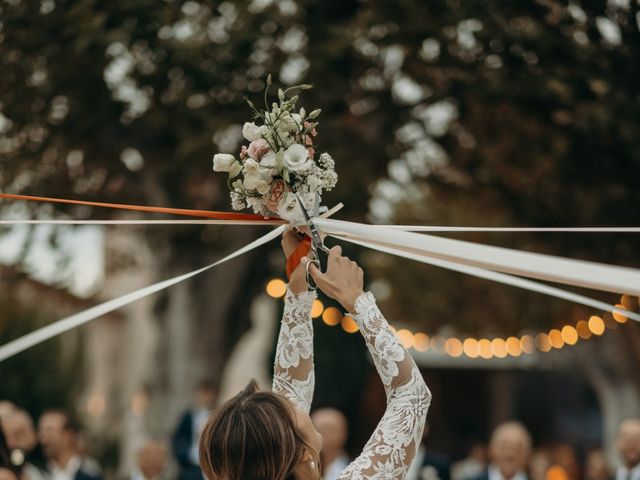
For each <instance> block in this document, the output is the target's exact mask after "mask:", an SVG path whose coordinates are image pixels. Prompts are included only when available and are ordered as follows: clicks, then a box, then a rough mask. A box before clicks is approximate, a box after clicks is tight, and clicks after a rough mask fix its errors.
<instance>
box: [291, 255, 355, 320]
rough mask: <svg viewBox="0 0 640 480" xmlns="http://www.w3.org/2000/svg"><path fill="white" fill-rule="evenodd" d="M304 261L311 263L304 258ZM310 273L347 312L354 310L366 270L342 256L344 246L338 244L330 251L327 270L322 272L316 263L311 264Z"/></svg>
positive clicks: (326, 292)
mask: <svg viewBox="0 0 640 480" xmlns="http://www.w3.org/2000/svg"><path fill="white" fill-rule="evenodd" d="M302 263H304V264H305V265H306V264H307V263H309V259H308V258H303V259H302ZM308 268H309V274H310V275H311V277H312V278H313V280H314V281H315V282H316V285H318V288H319V289H320V290H322V291H323V292H324V293H325V295H327V296H329V297H331V298H333V299H334V300H337V301H338V302H340V304H341V305H342V306H343V307H344V308H345V310H346V311H347V312H353V309H354V307H355V303H356V299H357V298H358V297H359V296H360V295H361V294H362V292H363V288H364V272H363V271H362V268H360V267H359V266H358V264H357V263H356V262H354V261H352V260H350V259H349V258H347V257H343V256H342V248H340V246H339V245H336V246H335V247H333V248H332V249H331V250H330V251H329V260H328V261H327V271H326V272H324V273H323V272H321V271H320V270H319V269H318V268H317V267H316V265H315V264H311V265H309V267H308Z"/></svg>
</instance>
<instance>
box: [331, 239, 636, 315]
mask: <svg viewBox="0 0 640 480" xmlns="http://www.w3.org/2000/svg"><path fill="white" fill-rule="evenodd" d="M331 236H332V237H334V238H338V239H342V240H344V241H346V242H349V243H353V244H355V245H360V246H362V247H366V248H370V249H373V250H377V251H379V252H383V253H388V254H391V255H395V256H398V257H403V258H407V259H409V260H414V261H417V262H421V263H426V264H429V265H433V266H436V267H441V268H445V269H447V270H453V271H456V272H460V273H464V274H467V275H472V276H474V277H478V278H484V279H486V280H492V281H494V282H498V283H502V284H505V285H510V286H512V287H518V288H523V289H525V290H530V291H532V292H537V293H542V294H544V295H549V296H552V297H556V298H560V299H563V300H568V301H570V302H574V303H578V304H581V305H585V306H587V307H592V308H596V309H598V310H603V311H606V312H616V313H620V314H621V315H624V316H625V317H627V318H631V319H633V320H635V321H637V322H640V314H638V313H635V312H630V311H628V310H625V309H621V308H618V307H615V306H613V305H609V304H608V303H606V302H602V301H600V300H596V299H594V298H591V297H587V296H584V295H579V294H577V293H573V292H569V291H567V290H562V289H560V288H556V287H552V286H549V285H545V284H542V283H539V282H534V281H532V280H527V279H524V278H520V277H515V276H513V275H507V274H505V273H499V272H493V271H491V270H485V269H483V268H478V267H473V266H468V265H461V264H458V263H454V262H449V261H446V260H439V259H435V258H431V257H428V256H426V255H420V254H417V253H414V252H410V251H407V250H402V249H398V248H392V247H389V246H384V245H380V244H378V243H377V242H372V241H364V240H358V239H356V238H354V237H349V236H342V235H335V234H332V235H331Z"/></svg>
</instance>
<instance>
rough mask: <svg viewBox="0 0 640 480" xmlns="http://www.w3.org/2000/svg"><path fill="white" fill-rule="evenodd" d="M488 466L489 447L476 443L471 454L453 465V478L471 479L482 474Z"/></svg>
mask: <svg viewBox="0 0 640 480" xmlns="http://www.w3.org/2000/svg"><path fill="white" fill-rule="evenodd" d="M485 468H487V447H486V445H485V444H483V443H474V444H473V445H471V448H470V449H469V454H468V455H467V456H466V457H465V458H463V459H462V460H458V461H457V462H455V463H454V464H453V465H452V466H451V480H469V479H470V478H474V477H477V476H478V475H482V472H483V471H484V469H485Z"/></svg>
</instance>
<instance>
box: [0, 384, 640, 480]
mask: <svg viewBox="0 0 640 480" xmlns="http://www.w3.org/2000/svg"><path fill="white" fill-rule="evenodd" d="M216 396H217V394H216V390H215V388H214V386H213V385H212V384H211V383H209V382H201V383H200V384H199V385H198V386H197V387H196V389H195V392H194V401H193V406H192V408H190V409H189V410H187V411H186V412H185V413H184V414H183V415H182V416H181V417H180V418H179V419H178V421H177V422H176V428H175V430H174V432H173V435H172V436H171V438H170V439H167V440H166V441H165V440H157V439H148V440H146V441H144V442H142V443H141V444H140V446H139V448H138V450H137V452H136V461H135V467H134V468H133V469H132V471H131V472H129V473H128V474H127V475H126V476H125V477H124V478H123V480H125V479H126V480H172V479H177V480H204V479H203V477H202V473H201V471H200V467H199V465H198V463H199V462H198V441H199V436H200V432H201V431H202V428H203V427H204V424H205V423H206V421H207V418H208V416H209V414H210V412H211V410H212V409H213V408H215V405H216ZM311 418H312V421H313V423H314V425H315V427H316V429H317V430H318V432H320V433H321V434H322V436H323V438H324V444H323V450H322V454H321V460H322V466H323V475H324V477H323V478H324V480H336V479H337V478H338V476H339V474H340V472H341V471H342V470H343V469H344V468H345V467H346V466H347V465H348V464H349V463H350V462H351V458H350V456H349V454H348V453H347V447H346V445H347V440H348V437H349V429H348V422H347V419H346V418H345V416H344V415H343V414H342V413H341V412H340V411H338V410H336V409H333V408H321V409H318V410H315V411H314V412H313V413H312V415H311ZM0 423H1V426H2V430H1V432H0V433H2V435H0V440H1V443H0V465H5V466H8V467H9V468H0V480H102V479H103V474H102V471H101V468H100V465H99V464H98V463H97V462H96V461H95V460H93V459H92V458H90V457H89V456H87V454H86V450H87V449H86V448H85V445H84V443H83V441H82V436H81V435H80V433H81V432H80V429H79V426H78V424H77V422H76V421H75V419H74V417H73V415H71V414H70V413H69V412H67V411H64V410H58V409H51V410H46V411H45V412H44V413H42V414H41V415H40V417H39V419H38V422H37V425H36V424H35V423H34V421H33V419H32V417H31V416H30V415H29V413H28V412H26V411H25V410H23V409H21V408H20V407H18V406H16V405H14V404H13V403H11V402H8V401H1V400H0ZM428 437H429V426H428V425H427V427H426V428H425V433H424V435H423V439H422V443H421V445H420V446H419V448H418V451H417V453H416V457H415V459H414V462H413V464H412V465H411V468H410V470H409V473H408V475H407V477H406V478H407V480H640V417H638V418H628V419H626V420H624V421H623V422H622V423H621V425H620V428H619V431H618V435H617V440H616V450H617V453H618V456H619V465H618V467H617V468H613V467H612V466H611V465H609V462H608V460H607V457H606V456H605V454H604V452H603V451H602V450H600V449H593V450H590V451H588V452H586V453H585V452H582V453H583V455H582V457H583V461H582V462H580V461H579V457H578V455H577V453H576V451H575V449H574V448H572V446H570V445H567V444H556V445H550V446H540V447H535V448H534V444H533V441H532V438H531V435H530V434H529V432H528V431H527V429H526V427H525V426H524V425H522V424H521V423H519V422H515V421H512V422H506V423H503V424H501V425H499V426H498V427H497V428H496V429H495V430H494V431H493V433H492V435H491V437H490V439H489V442H488V444H483V443H477V444H474V445H473V446H472V447H471V448H470V449H469V452H468V454H467V456H466V457H465V458H462V459H460V460H457V461H452V459H451V458H450V457H449V456H447V455H446V454H444V453H441V452H436V451H433V450H432V449H430V448H429V447H428V445H429V441H428Z"/></svg>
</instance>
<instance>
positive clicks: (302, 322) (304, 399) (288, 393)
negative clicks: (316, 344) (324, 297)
mask: <svg viewBox="0 0 640 480" xmlns="http://www.w3.org/2000/svg"><path fill="white" fill-rule="evenodd" d="M315 298H316V293H315V292H313V291H312V292H303V293H300V294H298V295H295V294H294V293H292V292H291V291H290V290H289V289H287V293H286V294H285V297H284V313H283V314H282V323H281V325H280V334H279V336H278V345H277V347H276V358H275V365H274V369H273V391H274V392H275V393H278V394H280V395H282V396H284V397H286V398H287V399H289V400H290V401H291V402H293V403H294V404H295V405H296V406H297V407H298V408H300V409H301V410H302V411H304V412H307V413H309V410H310V409H311V400H312V399H313V388H314V385H315V374H314V371H313V324H312V323H311V306H312V305H313V300H314V299H315Z"/></svg>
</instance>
